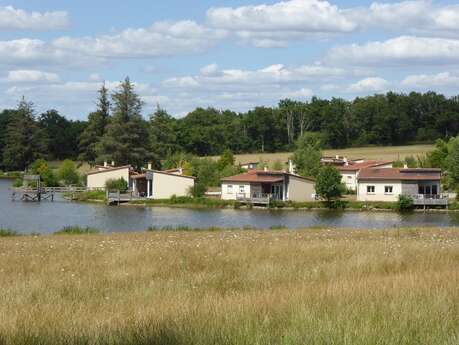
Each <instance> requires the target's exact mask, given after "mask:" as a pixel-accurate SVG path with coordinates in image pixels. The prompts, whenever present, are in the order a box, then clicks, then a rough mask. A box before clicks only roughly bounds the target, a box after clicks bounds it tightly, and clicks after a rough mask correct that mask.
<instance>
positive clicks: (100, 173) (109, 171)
mask: <svg viewBox="0 0 459 345" xmlns="http://www.w3.org/2000/svg"><path fill="white" fill-rule="evenodd" d="M131 172H132V167H131V166H130V165H124V166H120V167H115V166H113V165H111V166H109V165H107V164H104V165H103V166H96V168H95V170H94V171H91V172H89V173H88V174H87V182H86V186H87V187H88V189H104V188H105V184H106V182H107V181H108V180H119V179H121V178H123V179H124V180H125V181H126V182H128V183H129V181H130V176H131Z"/></svg>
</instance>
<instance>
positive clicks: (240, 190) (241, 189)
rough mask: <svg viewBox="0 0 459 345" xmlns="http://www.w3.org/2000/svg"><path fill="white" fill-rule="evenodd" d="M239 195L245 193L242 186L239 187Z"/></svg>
mask: <svg viewBox="0 0 459 345" xmlns="http://www.w3.org/2000/svg"><path fill="white" fill-rule="evenodd" d="M239 193H242V194H243V193H245V187H244V186H239Z"/></svg>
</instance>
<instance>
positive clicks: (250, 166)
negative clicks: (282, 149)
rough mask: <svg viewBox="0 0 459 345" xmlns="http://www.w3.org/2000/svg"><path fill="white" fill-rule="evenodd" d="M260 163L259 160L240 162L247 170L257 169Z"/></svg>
mask: <svg viewBox="0 0 459 345" xmlns="http://www.w3.org/2000/svg"><path fill="white" fill-rule="evenodd" d="M259 164H260V163H259V162H246V163H240V164H239V166H240V167H241V168H242V169H245V170H252V169H256V168H257V167H258V165H259Z"/></svg>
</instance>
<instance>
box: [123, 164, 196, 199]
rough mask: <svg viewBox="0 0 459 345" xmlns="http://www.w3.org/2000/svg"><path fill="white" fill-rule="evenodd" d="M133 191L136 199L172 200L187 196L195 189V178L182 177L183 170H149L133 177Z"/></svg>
mask: <svg viewBox="0 0 459 345" xmlns="http://www.w3.org/2000/svg"><path fill="white" fill-rule="evenodd" d="M131 181H132V191H133V192H134V195H135V196H136V197H145V198H149V199H170V198H171V197H172V196H173V195H175V196H187V195H189V194H190V191H191V189H192V188H193V187H194V181H195V178H194V177H192V176H186V175H182V170H181V169H180V170H179V169H174V170H168V171H158V170H147V171H145V172H144V173H142V174H135V175H131Z"/></svg>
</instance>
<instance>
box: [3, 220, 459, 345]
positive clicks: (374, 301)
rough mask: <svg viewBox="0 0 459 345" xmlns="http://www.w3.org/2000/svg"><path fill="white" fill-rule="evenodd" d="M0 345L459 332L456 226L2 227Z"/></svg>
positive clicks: (408, 339) (393, 340) (348, 339)
mask: <svg viewBox="0 0 459 345" xmlns="http://www.w3.org/2000/svg"><path fill="white" fill-rule="evenodd" d="M0 255H1V260H0V286H1V289H0V344H18V345H19V344H21V345H23V344H42V345H46V344H141V345H142V344H145V345H146V344H161V345H167V344H180V345H193V344H200V345H206V344H219V345H224V344H231V345H235V344H335V345H336V344H353V345H354V344H357V345H358V344H361V345H364V344H365V345H371V344H378V345H383V344H429V345H439V344H451V345H452V344H458V343H459V289H458V286H459V229H423V230H421V229H400V230H389V231H376V230H373V231H363V230H359V231H357V230H327V229H323V230H318V229H317V230H311V229H310V230H304V231H303V230H298V231H285V230H276V231H229V230H228V231H213V232H212V231H202V232H201V231H197V232H177V231H171V232H167V231H157V232H150V233H132V234H113V235H111V234H110V235H108V234H104V235H102V234H99V235H83V236H72V235H60V236H58V235H55V236H43V237H40V236H39V237H11V238H2V239H1V240H0Z"/></svg>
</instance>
